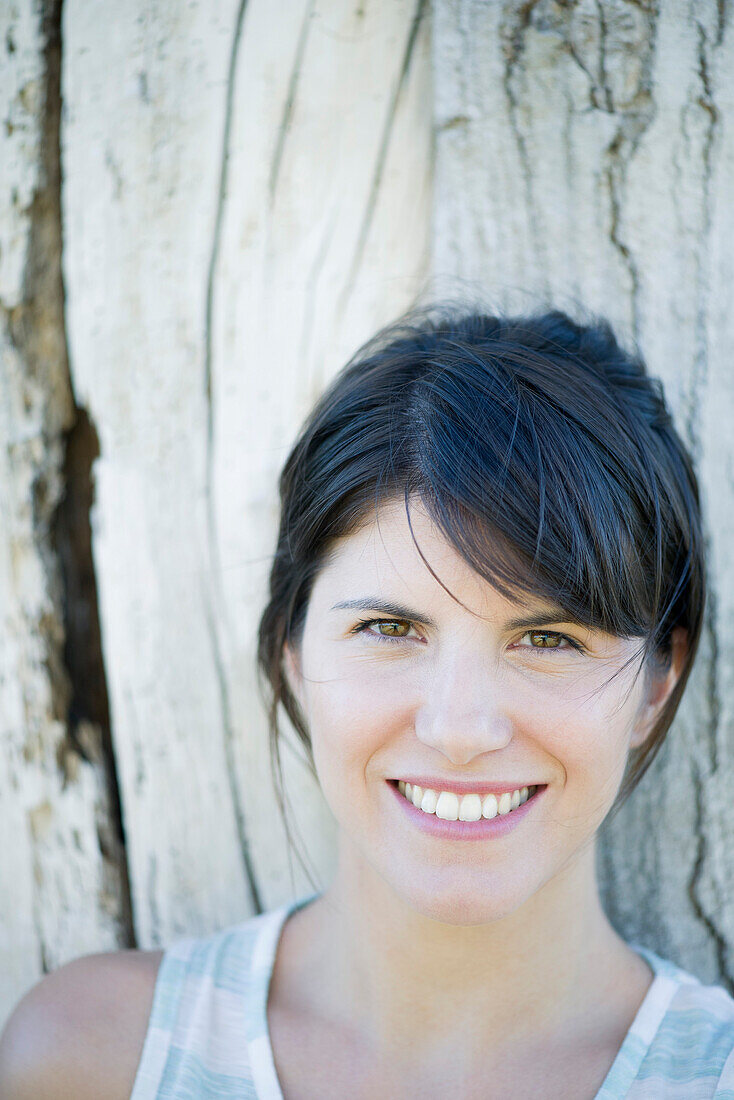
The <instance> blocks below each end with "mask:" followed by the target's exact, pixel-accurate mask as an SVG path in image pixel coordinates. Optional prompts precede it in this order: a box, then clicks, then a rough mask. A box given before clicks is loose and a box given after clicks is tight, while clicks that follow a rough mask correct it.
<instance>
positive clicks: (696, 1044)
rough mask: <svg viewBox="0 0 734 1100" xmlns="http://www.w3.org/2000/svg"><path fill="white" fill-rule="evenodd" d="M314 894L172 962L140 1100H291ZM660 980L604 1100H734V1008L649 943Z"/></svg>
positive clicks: (140, 1073) (151, 1024) (153, 1021)
mask: <svg viewBox="0 0 734 1100" xmlns="http://www.w3.org/2000/svg"><path fill="white" fill-rule="evenodd" d="M317 896H318V893H316V894H309V895H307V896H305V897H302V898H300V899H297V900H296V901H294V902H291V903H286V904H285V905H282V906H280V907H279V908H278V909H271V910H269V911H267V912H265V913H260V914H259V915H257V916H254V917H249V918H248V919H247V920H244V921H242V922H241V923H240V924H235V925H232V926H230V927H228V928H225V929H223V930H222V931H220V932H216V933H214V934H212V935H209V936H203V937H198V938H196V937H189V938H186V939H180V940H177V941H176V942H174V943H173V944H172V945H171V946H170V947H169V948H168V949H167V950H166V951H165V953H164V955H163V958H162V960H161V964H160V967H159V970H158V976H157V978H156V985H155V992H154V995H153V1004H152V1008H151V1013H150V1018H149V1020H148V1028H147V1031H146V1035H145V1041H144V1045H143V1050H142V1054H141V1058H140V1063H139V1065H138V1069H137V1074H136V1077H135V1083H134V1086H133V1091H132V1093H131V1096H130V1100H215V1098H217V1100H221V1098H223V1097H231V1098H233V1100H234V1098H236V1100H283V1093H282V1092H281V1089H280V1085H279V1083H278V1078H277V1075H276V1071H275V1062H274V1059H273V1051H272V1047H271V1045H270V1038H269V1035H268V1023H267V1015H266V1005H267V997H268V989H269V984H270V976H271V974H272V970H273V963H274V960H275V955H276V951H277V946H278V941H279V939H280V933H281V931H282V928H283V925H284V924H285V922H286V920H287V919H288V917H289V916H290V914H291V913H294V912H295V911H296V910H297V909H300V908H301V907H302V906H304V905H307V904H308V903H309V902H310V901H312V900H313V899H314V898H316V897H317ZM631 946H632V947H633V948H634V950H635V951H637V952H638V953H639V954H640V955H642V957H643V958H644V959H646V960H647V962H649V964H650V966H651V967H652V970H653V971H654V975H655V977H654V979H653V982H652V984H651V986H650V988H649V990H648V992H647V994H646V996H645V999H644V1000H643V1002H642V1004H641V1005H640V1008H639V1010H638V1012H637V1015H636V1016H635V1019H634V1021H633V1023H632V1026H631V1028H630V1029H629V1031H628V1032H627V1036H626V1038H625V1040H624V1042H623V1044H622V1047H621V1048H620V1050H619V1052H618V1054H617V1057H616V1058H615V1060H614V1063H613V1065H612V1066H611V1068H610V1070H609V1072H608V1074H607V1076H606V1078H605V1080H604V1083H603V1084H602V1086H601V1088H600V1089H599V1091H598V1092H597V1094H596V1096H595V1097H594V1098H593V1100H622V1098H623V1097H624V1098H625V1100H734V999H733V998H732V997H730V996H729V994H728V993H727V992H726V991H725V990H724V989H723V988H722V987H721V986H717V985H703V984H702V983H701V982H700V981H699V980H698V979H697V978H695V977H694V976H693V975H692V974H689V973H688V972H687V971H685V970H681V969H680V967H678V966H676V965H675V964H674V963H672V962H669V961H667V960H666V959H663V958H661V957H660V956H659V955H656V954H655V953H654V952H652V951H650V950H648V949H647V948H643V947H641V946H640V945H638V944H632V945H631Z"/></svg>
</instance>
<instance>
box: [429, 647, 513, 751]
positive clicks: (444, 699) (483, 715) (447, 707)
mask: <svg viewBox="0 0 734 1100" xmlns="http://www.w3.org/2000/svg"><path fill="white" fill-rule="evenodd" d="M504 686H505V685H504V684H503V680H502V673H501V670H500V669H499V668H497V669H493V668H491V667H490V664H489V662H488V661H487V659H486V653H485V656H484V660H480V659H478V658H475V657H473V656H472V654H471V653H469V652H467V650H466V649H464V650H463V651H459V652H457V653H454V654H453V655H452V656H451V655H448V654H445V655H443V656H442V658H441V659H440V660H438V661H437V662H436V664H435V665H434V666H433V668H432V669H431V675H430V682H429V683H427V685H426V687H425V690H424V692H423V697H422V699H421V700H420V703H419V706H418V708H417V710H416V713H415V732H416V736H417V737H418V740H419V741H422V742H423V743H424V744H425V745H430V746H431V747H432V748H435V749H438V750H439V751H440V752H442V753H443V754H444V756H446V757H447V759H449V760H451V761H452V762H453V763H454V764H456V765H459V766H460V765H465V764H468V763H469V762H470V761H471V760H473V758H474V757H475V756H479V755H481V754H482V753H484V752H491V751H496V750H497V749H503V748H505V747H506V746H507V745H508V744H509V743H510V741H511V740H512V734H513V726H512V720H511V718H510V714H509V713H508V710H507V707H506V700H505V697H504Z"/></svg>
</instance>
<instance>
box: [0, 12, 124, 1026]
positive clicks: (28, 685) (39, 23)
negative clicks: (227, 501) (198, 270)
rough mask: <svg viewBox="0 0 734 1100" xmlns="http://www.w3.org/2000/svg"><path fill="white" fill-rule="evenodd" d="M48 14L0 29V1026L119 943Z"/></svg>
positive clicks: (5, 21)
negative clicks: (87, 620) (64, 975)
mask: <svg viewBox="0 0 734 1100" xmlns="http://www.w3.org/2000/svg"><path fill="white" fill-rule="evenodd" d="M54 15H55V13H54V10H53V7H52V6H51V5H49V6H48V10H44V11H42V12H38V11H37V10H36V9H35V7H34V8H33V10H31V5H26V4H21V5H17V6H15V7H13V6H11V7H10V8H8V7H7V6H6V7H5V8H3V11H2V15H1V16H0V25H1V26H0V43H1V45H0V51H2V64H0V101H1V102H2V108H3V118H2V127H0V194H2V196H3V201H2V204H0V377H1V379H2V388H1V389H0V417H1V418H2V440H3V444H2V447H0V513H1V514H2V516H3V523H2V529H1V530H0V606H1V607H2V632H1V635H0V637H1V639H2V646H1V648H0V713H2V726H1V727H0V728H1V734H2V736H1V738H0V849H1V850H2V858H1V859H0V1020H2V1019H4V1016H5V1014H6V1012H7V1010H8V1009H9V1007H10V1006H11V1005H12V1003H13V1002H14V1001H15V1000H17V998H18V997H19V996H20V995H21V994H22V993H23V992H25V990H26V989H27V988H28V986H29V985H31V984H32V983H33V982H34V981H35V980H36V979H37V978H38V977H39V976H40V975H41V974H42V973H43V972H45V971H47V970H50V969H53V968H55V967H57V966H58V965H59V964H60V963H62V962H64V961H66V960H67V959H70V958H74V957H75V956H77V955H80V954H84V953H86V952H88V951H90V950H104V949H110V948H113V947H115V946H117V945H118V944H119V943H122V942H125V939H126V931H125V903H126V891H125V875H124V863H123V856H122V852H121V850H120V844H119V837H118V833H117V823H116V815H115V806H114V798H113V797H112V796H113V794H114V791H113V788H112V787H111V786H110V783H109V775H108V769H107V760H106V755H105V749H104V738H103V731H102V729H101V728H100V726H99V725H98V724H95V722H94V721H90V720H88V718H89V716H85V715H83V714H78V715H77V717H76V718H73V717H71V716H70V708H71V706H72V702H73V699H74V696H75V695H76V696H78V694H79V693H78V692H77V691H74V690H73V685H72V684H71V682H70V679H69V675H68V671H67V668H66V665H65V659H64V643H65V640H66V631H65V617H64V602H65V599H66V598H67V596H68V594H69V589H70V587H72V588H74V587H75V586H76V585H77V583H78V582H79V581H80V580H81V574H80V570H83V568H84V565H85V562H84V561H78V562H77V563H76V566H73V565H72V569H71V572H69V571H68V570H67V569H65V568H64V567H63V561H62V559H63V558H64V556H65V555H67V551H68V550H69V548H70V547H69V531H68V524H67V520H68V516H69V507H70V506H73V504H74V502H75V500H76V499H77V497H78V494H79V492H80V491H83V486H79V485H77V484H76V483H75V482H74V477H75V475H76V472H77V471H76V470H75V468H74V467H73V465H71V464H69V463H68V461H67V460H68V456H69V449H70V447H73V446H74V441H75V440H77V439H78V438H79V436H78V432H77V424H78V422H79V411H78V410H77V409H76V408H75V404H74V397H73V393H72V389H71V385H70V381H69V373H68V363H67V358H66V348H65V342H64V325H63V314H62V309H63V301H62V287H61V278H60V252H61V240H60V221H59V210H58V191H59V180H58V122H59V107H60V104H59V97H58V64H59V57H58V45H57V41H56V36H57V32H58V25H57V23H56V22H55V20H54ZM65 463H66V465H65ZM67 557H68V555H67ZM86 595H88V592H87V591H86V590H85V593H84V598H86ZM78 640H79V638H77V641H78ZM77 709H78V708H77Z"/></svg>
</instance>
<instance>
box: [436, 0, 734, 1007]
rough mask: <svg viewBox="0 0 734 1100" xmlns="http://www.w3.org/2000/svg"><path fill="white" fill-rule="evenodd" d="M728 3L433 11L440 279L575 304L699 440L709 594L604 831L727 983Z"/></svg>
mask: <svg viewBox="0 0 734 1100" xmlns="http://www.w3.org/2000/svg"><path fill="white" fill-rule="evenodd" d="M731 16H732V12H731V5H730V4H729V3H723V2H722V3H716V2H713V0H711V2H708V3H707V2H704V3H701V4H696V5H689V4H684V3H681V2H672V3H668V4H663V5H653V4H648V3H644V2H630V0H608V2H605V3H602V4H600V3H596V2H593V0H578V2H574V3H570V4H560V3H554V2H552V0H531V2H523V3H520V2H516V0H507V2H503V3H498V4H484V3H480V2H476V0H438V2H437V3H436V4H435V6H434V26H435V33H434V36H433V71H434V80H435V86H436V112H437V115H436V124H437V128H438V134H437V150H436V191H435V206H434V234H433V239H434V275H435V277H436V279H437V280H440V281H441V284H442V285H443V286H445V287H450V288H452V289H458V290H459V291H463V292H464V293H467V294H475V295H477V296H478V297H479V298H480V299H481V300H483V301H484V302H485V304H486V303H488V304H489V305H490V307H491V306H492V305H495V306H497V307H498V308H507V309H510V310H513V311H514V310H516V311H518V312H519V311H522V310H524V309H535V308H540V307H542V306H543V304H544V303H545V304H548V305H554V306H558V307H560V308H563V309H568V310H569V311H570V312H571V313H573V312H574V310H575V308H576V306H577V305H579V306H585V307H587V308H590V309H591V310H594V311H598V312H600V313H602V314H604V315H606V316H608V317H609V318H610V320H611V321H612V323H613V324H614V325H615V326H616V328H617V330H618V332H619V333H620V336H621V337H622V339H623V340H624V341H625V342H627V343H628V344H631V342H632V341H633V340H636V341H637V342H638V343H639V346H640V349H641V350H642V352H643V354H644V356H645V358H646V360H647V362H648V366H649V369H650V371H651V373H652V374H654V375H657V376H658V377H660V378H661V379H662V380H663V382H664V384H665V387H666V393H667V395H668V398H669V402H670V404H671V406H672V409H673V413H674V416H675V419H676V424H677V426H678V428H679V430H680V431H681V433H682V435H683V437H684V438H685V439H686V441H687V442H688V444H689V445H690V447H691V449H692V452H693V454H694V458H695V460H696V463H697V467H698V470H699V475H700V478H701V482H702V487H703V495H704V517H705V524H706V535H707V540H708V549H709V561H710V565H711V600H710V604H709V607H708V613H707V620H706V627H705V631H704V638H703V641H702V645H701V650H700V652H699V658H698V661H697V665H696V667H695V670H694V674H693V676H692V679H691V681H690V682H689V686H688V689H687V693H686V696H685V697H684V701H683V704H682V707H681V710H680V712H679V715H678V717H677V718H676V722H675V724H674V726H673V728H672V729H671V731H670V733H669V735H668V740H667V744H666V746H665V748H664V750H663V752H662V754H661V756H660V758H659V759H658V761H657V762H656V764H655V765H654V766H653V768H652V769H651V772H650V773H649V775H648V776H647V777H646V778H645V779H644V780H643V783H642V786H641V787H640V788H639V789H638V790H637V791H636V792H635V793H634V794H633V796H632V798H631V800H630V802H629V803H628V804H627V806H626V807H625V808H624V809H623V810H622V812H621V813H620V815H619V816H618V817H617V818H616V819H615V820H614V821H613V822H612V823H611V826H610V827H609V828H608V830H607V831H606V834H605V836H604V838H603V844H602V848H601V859H600V868H601V872H602V882H603V890H604V895H605V900H606V904H607V907H608V910H609V912H610V914H611V915H612V917H613V919H614V921H615V923H616V924H617V925H618V927H620V929H621V930H622V931H623V933H624V934H625V935H626V936H627V937H628V938H636V939H637V940H638V941H639V942H641V943H644V944H648V945H649V946H651V947H653V948H655V949H657V950H659V951H660V952H661V953H662V954H664V955H668V956H670V957H672V958H674V959H675V960H676V961H678V962H679V963H680V964H682V965H684V966H687V967H688V968H689V969H691V970H693V971H694V972H695V973H697V974H700V975H701V976H702V977H703V978H706V979H709V980H712V979H714V978H720V979H721V980H723V981H724V983H725V984H727V985H728V986H729V988H732V982H733V981H734V954H733V952H732V946H733V945H734V896H733V895H732V882H733V881H734V873H733V872H734V847H733V846H732V845H731V843H728V842H727V839H726V838H727V836H729V837H730V836H731V835H732V834H733V833H734V809H733V808H732V800H731V797H730V795H729V789H730V777H731V775H732V770H733V768H734V724H733V722H732V702H731V700H732V698H733V696H732V677H733V675H734V657H733V656H732V653H731V651H730V648H729V647H728V646H727V645H726V638H727V637H728V622H729V618H730V616H731V612H732V600H734V596H732V594H731V593H732V591H733V590H734V586H732V583H731V577H732V572H731V571H732V568H733V566H734V558H733V557H732V550H731V547H732V545H733V542H732V525H733V524H734V479H733V477H732V470H733V469H734V441H733V439H732V434H731V431H730V430H729V427H728V425H729V424H730V423H731V417H732V412H734V409H732V400H733V397H734V375H733V374H732V370H731V365H730V362H729V359H730V351H729V349H730V348H731V346H732V324H733V323H734V322H733V320H732V311H731V308H730V305H729V300H730V295H731V289H730V288H731V285H732V253H733V251H734V249H733V246H734V232H733V229H734V224H733V214H732V209H733V208H732V201H731V200H732V193H733V191H734V149H733V146H732V133H731V132H732V119H731V117H730V116H731V112H732V109H733V104H734V31H733V30H732V25H731V24H732V18H731Z"/></svg>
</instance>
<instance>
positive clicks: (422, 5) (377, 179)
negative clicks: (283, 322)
mask: <svg viewBox="0 0 734 1100" xmlns="http://www.w3.org/2000/svg"><path fill="white" fill-rule="evenodd" d="M427 6H428V3H427V0H418V3H417V6H416V9H415V13H414V15H413V19H412V21H411V24H410V30H409V32H408V39H407V42H406V45H405V50H404V53H403V60H402V64H401V66H400V74H399V76H398V80H397V83H396V85H395V89H394V91H393V94H392V98H391V100H390V104H389V107H388V111H387V115H386V118H385V124H384V126H383V130H382V137H381V139H380V144H379V147H378V150H377V158H376V160H375V165H374V168H373V171H372V180H371V183H370V189H369V193H368V196H367V203H366V205H365V209H364V214H363V216H362V222H361V224H360V227H359V233H358V235H357V244H356V247H355V250H354V254H353V256H352V261H351V263H350V265H349V271H348V273H347V276H346V279H345V281H344V289H343V290H342V293H341V295H340V297H339V305H338V313H342V314H343V312H344V310H345V308H346V305H347V302H348V301H349V299H350V298H351V296H352V292H353V290H354V285H355V283H356V280H357V274H358V272H359V269H360V267H361V265H362V259H363V256H364V250H365V246H366V244H367V238H368V236H369V232H370V227H371V225H372V219H373V217H374V213H375V206H376V205H377V196H378V194H379V190H380V185H381V183H382V176H383V172H384V170H385V162H386V160H387V152H388V149H389V147H390V138H391V136H392V131H393V127H394V124H395V115H396V113H397V109H398V104H399V103H400V97H401V95H402V92H403V88H404V86H405V82H406V80H407V78H408V73H409V72H410V63H411V61H412V58H413V52H414V48H415V42H416V39H417V37H418V31H419V29H420V25H421V21H422V19H423V15H424V13H425V11H426V8H427Z"/></svg>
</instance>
